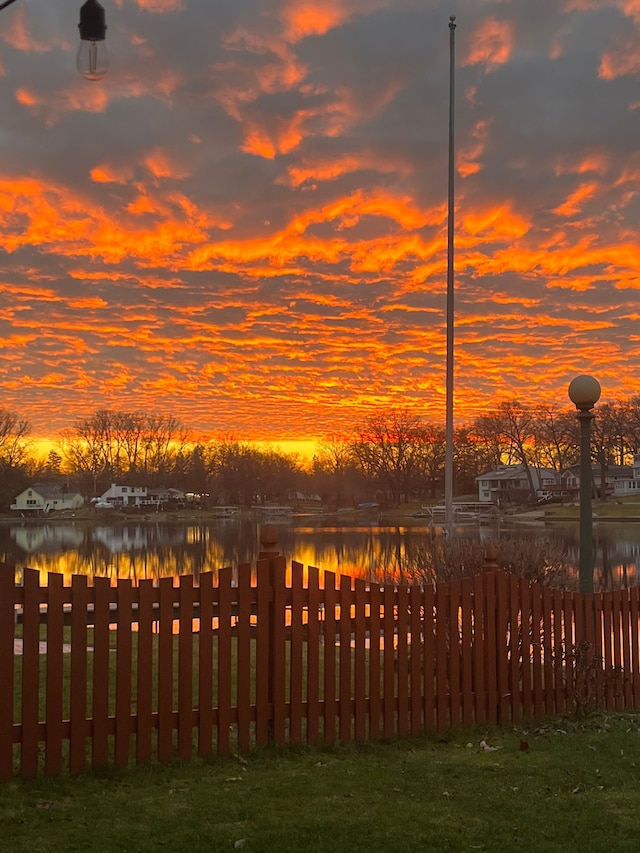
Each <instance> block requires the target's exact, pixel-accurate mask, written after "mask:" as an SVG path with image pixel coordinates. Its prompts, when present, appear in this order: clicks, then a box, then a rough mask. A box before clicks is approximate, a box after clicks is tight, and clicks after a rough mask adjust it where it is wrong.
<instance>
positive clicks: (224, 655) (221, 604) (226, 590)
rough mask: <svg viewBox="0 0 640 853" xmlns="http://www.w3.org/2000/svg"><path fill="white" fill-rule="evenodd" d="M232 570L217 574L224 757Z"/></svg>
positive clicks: (228, 706)
mask: <svg viewBox="0 0 640 853" xmlns="http://www.w3.org/2000/svg"><path fill="white" fill-rule="evenodd" d="M231 575H232V570H231V568H229V567H226V568H224V569H220V571H219V572H218V659H217V661H216V672H217V675H218V695H217V697H216V698H217V702H218V732H217V734H218V738H217V741H218V754H219V755H226V754H227V753H228V752H229V746H230V728H231V654H232V644H231V611H232V606H231V605H232V589H231Z"/></svg>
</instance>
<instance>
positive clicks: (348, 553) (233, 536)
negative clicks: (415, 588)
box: [0, 519, 640, 589]
mask: <svg viewBox="0 0 640 853" xmlns="http://www.w3.org/2000/svg"><path fill="white" fill-rule="evenodd" d="M277 531H278V545H277V548H278V550H279V551H280V553H282V554H283V555H284V556H285V558H286V559H287V562H288V563H290V562H291V560H296V561H298V562H300V563H302V564H303V565H305V566H316V567H317V568H319V569H320V570H321V571H331V572H335V573H336V574H347V575H351V576H356V577H363V578H366V579H369V580H377V581H381V582H383V581H392V582H394V583H415V582H422V583H433V582H438V581H446V580H448V579H451V578H456V577H463V576H464V575H467V574H473V573H475V572H477V571H479V570H480V569H481V567H482V565H483V558H484V551H485V547H486V543H487V542H493V543H495V545H496V546H497V550H498V562H499V564H500V565H502V566H504V567H505V568H507V569H510V570H513V571H515V572H517V573H518V574H521V575H523V576H525V577H527V578H531V579H536V580H540V581H542V582H544V583H548V584H553V585H561V586H564V587H566V588H572V587H573V586H575V582H576V573H575V569H576V566H577V562H578V529H577V525H575V526H569V527H567V528H558V527H555V528H550V527H549V528H542V527H541V528H535V529H534V528H527V529H522V530H515V529H513V528H511V529H506V530H499V529H493V528H485V527H482V528H477V527H476V528H473V527H465V528H459V529H458V530H456V531H455V532H454V534H453V535H452V536H451V537H450V538H445V537H443V536H442V535H441V533H440V532H439V531H438V532H436V531H434V530H433V529H432V528H430V527H428V526H422V527H420V526H407V527H402V526H393V527H391V526H384V527H383V526H378V525H376V524H363V525H352V526H338V525H333V526H328V525H326V524H322V523H318V524H316V525H311V524H309V521H308V520H307V519H305V521H304V526H302V525H300V524H296V523H295V522H294V523H292V522H291V521H289V522H288V523H281V524H278V525H277ZM259 537H260V525H259V523H258V522H257V521H255V520H251V519H233V520H225V521H219V522H217V523H207V524H202V523H199V522H195V521H194V522H193V523H167V522H166V521H158V522H155V521H153V522H145V521H137V522H132V523H126V524H112V525H109V524H99V525H93V524H80V523H79V524H72V523H64V524H63V523H57V524H56V523H53V522H47V523H37V522H30V523H25V524H19V523H10V524H5V525H0V560H3V561H4V562H8V563H13V564H15V565H17V566H18V567H22V566H30V567H32V568H37V569H40V571H41V572H43V573H46V572H58V573H63V574H64V575H65V576H67V577H70V576H71V575H73V574H85V575H88V576H89V577H94V576H106V577H111V578H116V577H127V578H131V579H132V580H133V581H134V582H136V581H138V580H140V579H142V578H160V577H166V576H177V575H182V574H193V575H194V576H195V577H196V579H197V578H198V577H199V575H200V574H201V573H202V572H209V571H213V572H216V571H217V570H218V569H220V568H222V567H224V566H232V567H237V566H238V565H242V564H246V563H250V564H252V565H255V561H256V560H257V557H258V552H259V550H260V541H259ZM595 555H596V571H595V578H596V588H599V589H612V588H615V587H617V586H630V585H633V584H635V583H637V565H638V561H639V560H640V525H638V526H637V529H636V526H633V525H628V526H627V527H623V528H615V527H614V525H610V526H606V527H605V526H604V525H603V526H599V527H598V528H597V529H596V537H595Z"/></svg>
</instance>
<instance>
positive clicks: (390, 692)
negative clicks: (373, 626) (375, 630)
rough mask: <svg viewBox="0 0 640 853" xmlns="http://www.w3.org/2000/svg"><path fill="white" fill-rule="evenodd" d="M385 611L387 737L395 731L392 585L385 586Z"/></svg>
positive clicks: (384, 723) (384, 721) (384, 720)
mask: <svg viewBox="0 0 640 853" xmlns="http://www.w3.org/2000/svg"><path fill="white" fill-rule="evenodd" d="M382 603H383V607H384V613H383V617H382V633H383V639H384V648H383V651H382V734H383V735H384V737H386V738H390V737H393V735H394V733H395V716H396V703H395V689H396V678H395V664H396V656H395V649H394V640H395V618H394V610H395V594H394V588H393V587H392V586H385V587H384V589H383V592H382Z"/></svg>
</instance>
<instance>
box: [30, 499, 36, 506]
mask: <svg viewBox="0 0 640 853" xmlns="http://www.w3.org/2000/svg"><path fill="white" fill-rule="evenodd" d="M37 503H38V501H35V500H27V506H36V505H37Z"/></svg>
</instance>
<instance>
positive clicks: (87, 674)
mask: <svg viewBox="0 0 640 853" xmlns="http://www.w3.org/2000/svg"><path fill="white" fill-rule="evenodd" d="M321 580H322V583H321ZM638 626H639V588H638V587H635V588H632V589H625V590H617V591H615V592H604V593H598V594H589V595H584V594H580V593H575V592H565V591H559V590H551V589H547V588H543V587H541V586H540V585H538V584H535V583H529V582H527V581H525V580H523V579H521V578H518V577H516V576H513V575H509V574H505V573H503V572H485V573H483V574H479V575H477V576H475V577H472V578H467V579H464V580H458V581H452V582H449V583H442V584H437V585H436V586H435V587H433V586H426V587H419V586H394V585H380V584H377V583H370V582H366V581H364V580H361V579H353V578H350V577H345V576H342V577H340V578H336V576H334V575H333V574H329V573H324V575H322V577H321V575H320V573H319V572H318V570H316V569H312V568H309V569H304V568H303V566H302V565H301V564H299V563H293V564H292V565H291V566H290V567H289V568H287V565H286V564H285V561H284V559H283V558H282V557H270V558H267V559H261V560H259V561H258V563H257V565H256V567H255V569H252V567H251V566H248V565H246V566H239V567H238V568H237V569H236V570H235V571H234V570H232V569H231V568H225V569H221V570H220V571H219V572H217V573H216V574H215V575H214V574H211V573H209V574H203V575H201V576H200V578H199V580H198V583H197V585H196V584H195V582H194V579H193V577H191V576H183V577H180V578H179V581H178V582H174V580H173V578H162V579H160V580H159V581H157V582H153V581H150V580H141V581H140V582H139V584H138V585H137V586H134V585H132V583H131V581H129V580H119V581H118V582H117V585H113V584H112V583H111V581H110V580H109V579H107V578H99V577H97V578H95V580H94V581H93V584H92V585H89V584H88V582H87V578H86V577H84V576H74V577H73V578H72V581H71V583H70V584H69V585H65V584H64V582H63V577H62V576H61V575H57V574H50V575H48V581H47V583H46V584H44V585H41V584H40V576H39V573H38V572H36V571H34V570H30V569H25V570H24V571H23V572H22V573H21V583H16V573H15V570H14V568H13V567H10V566H2V565H0V780H9V779H11V778H13V777H14V776H15V775H20V776H22V777H33V776H36V775H37V774H38V773H44V774H46V775H55V774H59V773H61V772H62V771H64V770H67V769H68V770H69V771H70V772H71V773H79V772H82V771H84V770H86V769H88V768H90V767H93V768H95V767H100V766H103V765H106V764H115V765H118V766H127V765H128V764H130V763H132V762H138V763H145V762H150V761H161V762H166V761H170V760H172V759H173V758H176V757H177V758H180V759H181V760H184V761H187V760H189V759H191V758H192V757H193V756H194V755H195V754H197V755H199V756H202V757H207V756H211V755H212V754H224V753H228V752H229V751H231V750H233V751H240V752H244V751H246V750H249V749H250V748H251V747H252V746H254V745H258V746H260V745H264V744H268V743H275V744H286V743H297V742H301V741H304V742H309V743H318V742H329V743H332V742H334V741H349V740H357V741H363V740H366V739H369V740H377V739H380V738H392V737H394V736H403V735H410V734H411V735H417V734H420V733H422V732H425V731H429V730H434V729H446V728H450V727H461V726H471V725H474V724H484V723H500V724H518V723H524V722H527V721H533V720H536V719H540V718H542V717H544V716H545V715H555V714H567V713H574V712H579V711H584V710H589V709H591V708H602V709H610V710H625V709H638V708H640V653H639V649H638ZM16 638H17V639H18V642H20V641H21V652H20V649H18V652H19V653H14V646H15V643H16ZM43 643H44V644H46V647H45V646H43Z"/></svg>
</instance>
